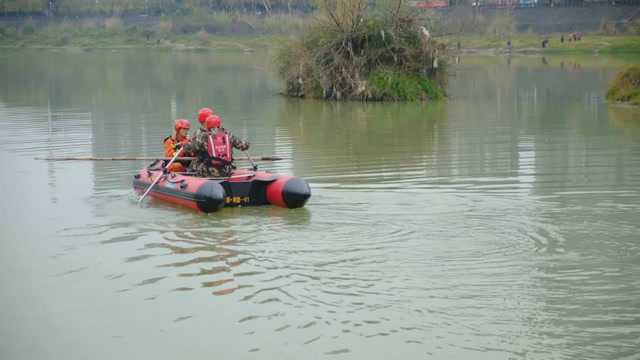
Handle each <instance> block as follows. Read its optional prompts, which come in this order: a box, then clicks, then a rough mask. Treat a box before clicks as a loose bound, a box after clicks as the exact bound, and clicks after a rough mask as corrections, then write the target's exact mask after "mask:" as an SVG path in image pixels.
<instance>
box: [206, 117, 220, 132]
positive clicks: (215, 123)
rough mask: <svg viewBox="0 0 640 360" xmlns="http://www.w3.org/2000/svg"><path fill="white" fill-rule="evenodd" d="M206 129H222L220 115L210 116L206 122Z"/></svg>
mask: <svg viewBox="0 0 640 360" xmlns="http://www.w3.org/2000/svg"><path fill="white" fill-rule="evenodd" d="M204 127H205V128H206V129H207V130H209V129H211V128H219V127H222V120H220V116H218V115H209V116H208V117H207V120H205V122H204Z"/></svg>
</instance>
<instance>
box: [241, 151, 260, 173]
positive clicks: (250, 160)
mask: <svg viewBox="0 0 640 360" xmlns="http://www.w3.org/2000/svg"><path fill="white" fill-rule="evenodd" d="M242 152H244V153H245V155H247V160H249V162H250V163H251V167H252V168H253V171H257V170H258V165H256V163H254V162H253V159H252V158H251V155H249V150H242Z"/></svg>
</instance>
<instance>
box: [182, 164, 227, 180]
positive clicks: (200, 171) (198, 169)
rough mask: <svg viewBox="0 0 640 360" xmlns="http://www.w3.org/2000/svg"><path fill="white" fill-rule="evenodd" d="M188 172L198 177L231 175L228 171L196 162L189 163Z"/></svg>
mask: <svg viewBox="0 0 640 360" xmlns="http://www.w3.org/2000/svg"><path fill="white" fill-rule="evenodd" d="M189 170H190V171H192V172H194V173H195V175H196V176H198V177H227V176H229V175H231V171H230V169H226V168H221V167H215V166H212V165H210V164H206V163H204V162H202V161H198V160H194V161H192V162H191V166H190V167H189Z"/></svg>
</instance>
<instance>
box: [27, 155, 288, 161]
mask: <svg viewBox="0 0 640 360" xmlns="http://www.w3.org/2000/svg"><path fill="white" fill-rule="evenodd" d="M194 159H195V157H179V158H177V159H176V161H189V160H194ZM34 160H46V161H134V160H143V161H152V160H171V158H169V157H157V156H120V157H118V156H116V157H96V156H65V157H35V158H34ZM237 160H244V159H237ZM278 160H284V158H281V157H279V156H262V157H257V158H250V159H249V161H278Z"/></svg>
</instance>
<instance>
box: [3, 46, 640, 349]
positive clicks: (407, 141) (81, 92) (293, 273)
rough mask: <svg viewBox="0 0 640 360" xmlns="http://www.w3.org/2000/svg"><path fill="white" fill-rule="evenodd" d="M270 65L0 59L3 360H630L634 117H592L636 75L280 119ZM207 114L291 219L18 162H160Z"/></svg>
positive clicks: (493, 71)
mask: <svg viewBox="0 0 640 360" xmlns="http://www.w3.org/2000/svg"><path fill="white" fill-rule="evenodd" d="M269 59H270V54H268V53H266V52H249V53H244V52H235V51H229V52H225V51H217V52H187V51H183V52H170V51H152V50H94V51H83V50H6V49H5V50H2V52H0V136H1V139H2V141H0V162H1V164H2V176H0V197H1V200H0V204H1V205H0V261H1V264H2V267H1V268H2V271H1V272H0V288H1V289H2V290H1V291H2V296H0V358H2V359H256V358H259V359H316V358H326V359H334V358H335V359H390V358H394V359H425V358H433V359H640V213H639V211H640V110H639V109H638V108H632V107H625V106H620V105H615V104H608V103H607V102H606V101H605V99H604V93H605V91H606V86H607V83H608V81H609V80H610V79H611V78H612V77H613V76H614V74H615V73H616V72H617V71H619V70H620V69H621V68H623V67H624V66H625V65H628V64H631V63H634V62H637V61H638V58H635V59H634V58H630V59H627V58H609V57H605V56H586V57H571V58H568V57H546V58H544V57H542V56H541V55H530V56H524V55H522V56H514V57H512V58H507V57H502V56H463V57H461V58H457V59H456V58H453V59H451V66H450V67H449V72H450V76H449V84H448V94H449V97H448V98H447V99H446V100H443V101H441V102H437V103H426V104H423V103H384V104H362V103H357V102H349V103H325V102H318V101H311V100H309V101H307V100H297V99H287V98H284V97H281V96H279V95H278V91H279V90H280V84H279V82H278V81H277V79H276V78H275V76H274V74H273V72H272V70H271V69H272V68H273V66H272V64H271V63H270V60H269ZM206 105H211V106H213V107H214V108H215V110H216V112H217V113H219V114H221V116H222V119H223V122H224V123H225V126H226V127H227V128H229V129H231V130H232V131H233V132H234V133H235V134H236V135H238V136H240V137H244V138H247V139H248V140H249V141H250V142H251V144H252V147H251V153H252V155H277V156H282V157H284V158H286V159H285V160H283V161H280V162H272V163H263V164H261V167H262V169H265V170H270V171H274V172H278V173H284V174H295V175H297V176H301V177H303V178H305V179H306V180H307V181H308V182H309V184H310V186H311V188H312V192H313V195H312V197H311V199H310V201H309V202H308V204H307V206H306V207H305V208H303V209H296V210H286V209H280V208H275V207H270V206H267V207H256V208H239V209H224V210H223V211H221V212H219V213H213V214H209V215H205V214H199V213H194V212H192V211H189V210H185V209H182V208H178V207H174V206H170V205H166V204H163V203H159V202H157V201H148V202H145V204H144V205H143V206H138V205H137V203H136V197H135V195H134V194H133V191H132V189H131V180H132V175H133V174H134V173H135V172H136V170H137V169H139V168H141V167H142V166H144V165H145V163H144V162H140V161H130V162H45V161H38V160H34V157H36V156H75V155H77V156H88V155H93V156H126V155H132V156H134V155H138V156H155V155H159V154H161V152H162V140H163V139H164V137H166V136H168V135H169V134H170V132H171V129H172V120H173V119H175V118H179V117H186V118H189V119H191V120H192V121H193V120H194V117H195V112H196V110H197V109H198V108H200V107H202V106H206ZM192 124H193V122H192ZM194 125H195V124H194Z"/></svg>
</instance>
